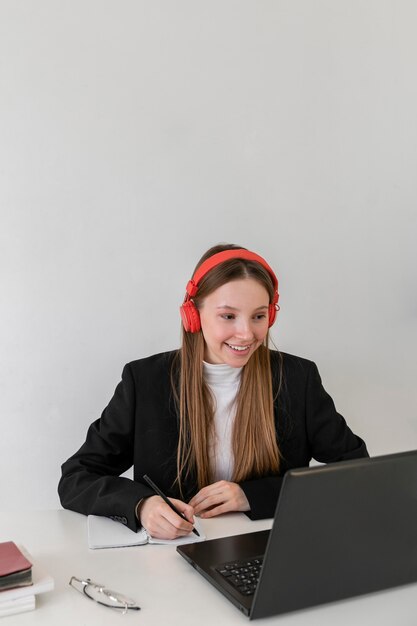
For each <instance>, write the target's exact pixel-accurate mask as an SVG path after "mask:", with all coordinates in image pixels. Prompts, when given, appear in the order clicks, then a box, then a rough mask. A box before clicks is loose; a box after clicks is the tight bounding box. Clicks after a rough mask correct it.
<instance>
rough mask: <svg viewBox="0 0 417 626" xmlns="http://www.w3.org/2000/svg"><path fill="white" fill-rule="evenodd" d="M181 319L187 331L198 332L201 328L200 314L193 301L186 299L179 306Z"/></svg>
mask: <svg viewBox="0 0 417 626" xmlns="http://www.w3.org/2000/svg"><path fill="white" fill-rule="evenodd" d="M180 313H181V319H182V323H183V326H184V330H185V331H186V332H187V333H198V331H199V330H200V329H201V322H200V314H199V312H198V309H197V307H196V306H195V304H194V302H192V301H191V300H187V301H186V302H184V303H183V304H182V306H181V307H180Z"/></svg>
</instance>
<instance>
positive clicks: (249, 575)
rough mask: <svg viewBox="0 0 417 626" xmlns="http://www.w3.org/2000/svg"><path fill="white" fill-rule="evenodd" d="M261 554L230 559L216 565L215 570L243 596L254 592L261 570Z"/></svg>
mask: <svg viewBox="0 0 417 626" xmlns="http://www.w3.org/2000/svg"><path fill="white" fill-rule="evenodd" d="M262 561H263V556H258V557H256V558H254V559H250V560H245V561H230V562H229V563H222V565H219V566H218V567H216V571H217V572H218V573H219V574H221V575H222V576H223V578H225V579H226V580H227V582H228V583H229V584H231V585H233V587H234V588H235V589H237V590H238V591H239V592H240V593H242V594H243V595H244V596H251V595H253V594H254V593H255V589H256V585H257V584H258V580H259V574H260V572H261V567H262Z"/></svg>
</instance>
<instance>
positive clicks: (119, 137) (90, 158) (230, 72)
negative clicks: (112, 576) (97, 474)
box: [0, 0, 417, 509]
mask: <svg viewBox="0 0 417 626" xmlns="http://www.w3.org/2000/svg"><path fill="white" fill-rule="evenodd" d="M416 31H417V3H416V2H415V1H414V0H409V1H407V0H373V1H372V0H336V1H335V0H315V1H314V2H311V0H286V1H283V0H281V1H280V0H251V1H248V0H210V2H207V1H204V2H202V1H200V0H175V1H172V0H152V2H148V1H147V0H124V1H122V2H118V1H116V0H104V1H103V0H71V2H69V1H63V0H61V1H56V0H37V2H31V1H30V0H1V2H0V211H1V222H0V229H1V230H0V281H1V292H0V293H1V295H0V298H1V300H0V316H1V317H0V420H1V429H0V483H1V485H0V487H1V489H0V494H1V504H0V506H1V507H2V508H3V509H24V508H29V509H31V508H32V509H35V508H48V507H53V508H54V507H57V506H58V504H59V503H58V498H57V495H56V485H57V482H58V479H59V476H60V464H61V462H62V461H63V460H64V459H66V458H67V457H68V456H69V455H70V454H72V453H73V452H74V451H75V450H76V449H77V448H78V447H79V445H80V444H81V443H82V441H83V438H84V435H85V432H86V429H87V426H88V424H89V423H90V422H91V421H92V420H93V419H95V418H96V417H98V416H99V415H100V413H101V411H102V409H103V408H104V406H105V405H106V404H107V402H108V400H109V399H110V397H111V395H112V393H113V390H114V387H115V386H116V384H117V382H118V380H119V377H120V373H121V370H122V366H123V364H124V363H125V362H127V361H129V360H132V359H134V358H139V357H142V356H146V355H148V354H151V353H153V352H156V351H161V350H165V349H171V348H174V347H176V346H177V345H178V341H179V316H178V305H179V303H180V302H181V300H182V297H183V293H184V287H185V284H186V282H187V280H188V278H189V275H190V273H191V270H192V268H193V267H194V264H195V263H196V261H197V260H198V258H199V257H200V255H201V254H202V252H204V251H205V250H206V249H207V248H208V247H210V246H211V245H213V244H215V243H218V242H219V241H231V242H236V243H239V244H241V245H244V246H247V247H249V248H251V249H253V250H255V251H257V252H259V253H260V254H262V255H263V256H265V257H266V259H267V260H268V261H269V262H270V263H271V265H272V266H273V267H274V268H275V269H276V272H277V274H278V276H279V278H280V292H281V301H280V303H281V313H280V316H279V323H278V324H277V325H276V326H275V329H274V333H273V336H274V339H275V341H276V343H277V345H278V346H279V347H280V348H281V349H284V350H287V351H290V352H293V353H296V354H300V355H303V356H306V357H308V358H311V359H313V360H315V361H316V362H317V363H318V365H319V369H320V371H321V374H322V377H323V380H324V383H325V386H326V388H327V389H328V390H329V391H330V393H331V394H332V395H333V397H334V399H335V401H336V405H337V407H338V408H339V410H340V411H341V412H342V413H343V414H344V415H345V416H346V418H347V419H348V421H349V423H350V425H351V426H352V428H353V429H354V430H356V431H357V432H358V433H360V434H361V435H362V436H363V437H364V438H365V439H366V441H367V443H368V447H369V450H370V452H371V454H382V453H386V452H391V451H400V450H407V449H411V448H417V391H416V387H417V385H416V378H417V365H416V349H417V290H416V284H417V281H416V275H417V253H416V235H417V207H416V204H417V187H416V185H417V181H416V173H417V121H416V120H417V115H416V111H417V81H416V75H417V68H416V65H417V63H416V59H417V39H416V35H415V34H416Z"/></svg>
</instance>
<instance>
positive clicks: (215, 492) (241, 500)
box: [189, 480, 250, 518]
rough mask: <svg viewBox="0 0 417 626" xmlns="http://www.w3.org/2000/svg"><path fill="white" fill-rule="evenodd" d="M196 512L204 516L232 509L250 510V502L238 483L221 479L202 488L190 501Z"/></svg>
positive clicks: (211, 515)
mask: <svg viewBox="0 0 417 626" xmlns="http://www.w3.org/2000/svg"><path fill="white" fill-rule="evenodd" d="M189 504H190V505H191V506H192V507H193V509H194V513H195V514H196V515H199V516H200V517H203V518H208V517H215V516H216V515H221V514H222V513H229V512H231V511H249V509H250V506H249V502H248V500H247V498H246V496H245V493H244V492H243V490H242V489H241V488H240V487H239V485H237V484H236V483H232V482H229V481H227V480H220V481H218V482H216V483H213V484H211V485H208V486H207V487H204V488H203V489H201V490H200V491H199V492H198V493H197V494H196V495H195V496H194V497H193V498H192V499H191V500H190V502H189Z"/></svg>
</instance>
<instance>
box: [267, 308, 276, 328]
mask: <svg viewBox="0 0 417 626" xmlns="http://www.w3.org/2000/svg"><path fill="white" fill-rule="evenodd" d="M276 317H277V310H276V308H275V304H270V305H269V326H272V324H273V323H274V322H275V319H276Z"/></svg>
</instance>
